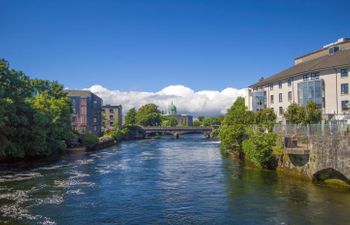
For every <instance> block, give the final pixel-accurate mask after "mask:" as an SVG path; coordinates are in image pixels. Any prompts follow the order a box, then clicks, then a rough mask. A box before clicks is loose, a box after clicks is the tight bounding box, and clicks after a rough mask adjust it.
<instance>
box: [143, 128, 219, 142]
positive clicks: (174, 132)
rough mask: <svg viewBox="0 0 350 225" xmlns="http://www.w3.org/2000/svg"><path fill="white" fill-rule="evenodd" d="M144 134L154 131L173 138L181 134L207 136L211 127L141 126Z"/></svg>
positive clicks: (211, 129) (148, 134)
mask: <svg viewBox="0 0 350 225" xmlns="http://www.w3.org/2000/svg"><path fill="white" fill-rule="evenodd" d="M143 130H144V131H145V133H146V136H150V135H152V134H156V133H165V134H171V135H173V137H174V138H175V139H178V138H179V136H180V135H183V134H204V136H206V137H207V138H209V137H210V134H211V132H212V131H213V127H143Z"/></svg>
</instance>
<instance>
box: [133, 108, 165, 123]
mask: <svg viewBox="0 0 350 225" xmlns="http://www.w3.org/2000/svg"><path fill="white" fill-rule="evenodd" d="M136 121H137V124H138V125H140V126H145V127H147V126H159V125H161V113H160V111H159V109H158V106H157V105H155V104H153V103H150V104H146V105H144V106H141V108H140V109H139V110H138V111H137V113H136Z"/></svg>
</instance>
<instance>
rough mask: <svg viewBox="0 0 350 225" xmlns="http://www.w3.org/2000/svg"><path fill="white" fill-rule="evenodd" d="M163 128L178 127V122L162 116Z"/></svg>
mask: <svg viewBox="0 0 350 225" xmlns="http://www.w3.org/2000/svg"><path fill="white" fill-rule="evenodd" d="M161 124H162V127H176V126H177V120H176V119H175V118H173V117H169V116H162V122H161Z"/></svg>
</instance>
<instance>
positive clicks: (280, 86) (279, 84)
mask: <svg viewBox="0 0 350 225" xmlns="http://www.w3.org/2000/svg"><path fill="white" fill-rule="evenodd" d="M278 87H279V88H280V89H281V88H282V82H281V81H280V82H278Z"/></svg>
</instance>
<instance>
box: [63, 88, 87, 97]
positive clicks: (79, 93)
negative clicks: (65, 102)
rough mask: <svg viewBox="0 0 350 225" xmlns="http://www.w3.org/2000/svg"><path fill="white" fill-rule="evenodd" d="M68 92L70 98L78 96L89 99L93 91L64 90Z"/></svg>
mask: <svg viewBox="0 0 350 225" xmlns="http://www.w3.org/2000/svg"><path fill="white" fill-rule="evenodd" d="M64 91H65V92H67V95H68V96H77V97H89V96H91V94H92V93H91V91H83V90H64Z"/></svg>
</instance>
